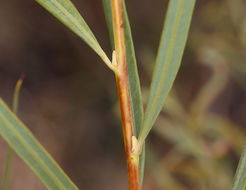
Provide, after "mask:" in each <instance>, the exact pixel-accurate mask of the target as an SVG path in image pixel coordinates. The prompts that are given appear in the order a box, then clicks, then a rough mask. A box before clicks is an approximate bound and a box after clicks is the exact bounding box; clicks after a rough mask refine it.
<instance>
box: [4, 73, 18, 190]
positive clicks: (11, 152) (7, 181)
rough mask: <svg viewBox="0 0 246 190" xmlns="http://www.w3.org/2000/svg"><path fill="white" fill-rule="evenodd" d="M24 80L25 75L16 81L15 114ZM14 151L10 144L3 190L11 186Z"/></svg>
mask: <svg viewBox="0 0 246 190" xmlns="http://www.w3.org/2000/svg"><path fill="white" fill-rule="evenodd" d="M22 82H23V77H22V76H21V77H20V79H19V80H18V81H17V83H16V86H15V92H14V97H13V108H12V109H13V112H14V113H15V114H17V110H18V104H19V94H20V88H21V85H22ZM13 153H14V151H13V149H12V148H11V147H10V146H8V155H7V163H6V167H5V172H4V178H3V187H2V190H7V189H8V186H9V176H10V170H11V163H12V159H13Z"/></svg>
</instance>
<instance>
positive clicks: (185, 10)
mask: <svg viewBox="0 0 246 190" xmlns="http://www.w3.org/2000/svg"><path fill="white" fill-rule="evenodd" d="M194 5H195V0H171V1H170V2H169V6H168V11H167V16H166V20H165V24H164V28H163V32H162V37H161V41H160V45H159V50H158V54H157V58H156V64H155V69H154V74H153V78H152V83H151V88H150V95H149V100H148V104H147V108H146V112H145V115H144V121H143V124H142V127H141V131H140V135H139V141H140V142H141V143H143V142H144V140H145V139H146V137H147V135H148V133H149V132H150V130H151V128H152V126H153V124H154V122H155V121H156V119H157V117H158V115H159V113H160V111H161V109H162V107H163V104H164V101H165V99H166V97H167V94H168V92H169V91H170V89H171V86H172V84H173V82H174V79H175V76H176V74H177V71H178V69H179V66H180V62H181V58H182V55H183V51H184V47H185V43H186V40H187V36H188V31H189V26H190V22H191V17H192V12H193V8H194Z"/></svg>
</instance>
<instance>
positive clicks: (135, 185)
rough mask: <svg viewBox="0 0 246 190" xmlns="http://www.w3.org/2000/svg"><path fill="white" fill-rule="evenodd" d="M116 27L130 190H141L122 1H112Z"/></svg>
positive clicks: (120, 94)
mask: <svg viewBox="0 0 246 190" xmlns="http://www.w3.org/2000/svg"><path fill="white" fill-rule="evenodd" d="M111 4H112V16H113V27H114V39H115V51H116V62H117V65H116V67H117V72H115V76H116V82H117V88H118V94H119V99H120V109H121V119H122V127H123V135H124V144H125V151H126V160H127V167H128V178H129V188H130V190H139V189H140V185H139V155H138V154H135V153H134V152H133V143H132V138H133V137H134V132H133V120H132V119H133V118H132V111H131V100H130V90H129V81H128V72H127V62H126V61H127V59H126V47H125V34H124V23H123V9H122V2H121V0H111Z"/></svg>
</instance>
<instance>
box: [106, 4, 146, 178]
mask: <svg viewBox="0 0 246 190" xmlns="http://www.w3.org/2000/svg"><path fill="white" fill-rule="evenodd" d="M122 5H123V17H124V31H125V44H126V55H127V71H128V80H129V88H130V95H131V105H132V114H133V126H134V134H135V135H136V136H138V135H139V132H140V127H141V123H142V121H143V105H142V97H141V88H140V81H139V75H138V70H137V63H136V56H135V50H134V45H133V40H132V34H131V27H130V23H129V19H128V15H127V11H126V5H125V1H124V0H123V1H122ZM103 6H104V12H105V17H106V22H107V25H108V30H109V35H110V41H111V45H112V49H114V32H113V22H112V9H111V0H103ZM144 157H145V155H144V150H143V151H142V154H141V155H140V159H139V162H140V163H139V165H140V168H139V169H140V182H142V179H143V173H144Z"/></svg>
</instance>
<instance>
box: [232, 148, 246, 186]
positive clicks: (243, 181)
mask: <svg viewBox="0 0 246 190" xmlns="http://www.w3.org/2000/svg"><path fill="white" fill-rule="evenodd" d="M245 188H246V146H245V147H244V151H243V153H242V156H241V158H240V161H239V164H238V167H237V172H236V174H235V176H234V180H233V185H232V188H231V190H245Z"/></svg>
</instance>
